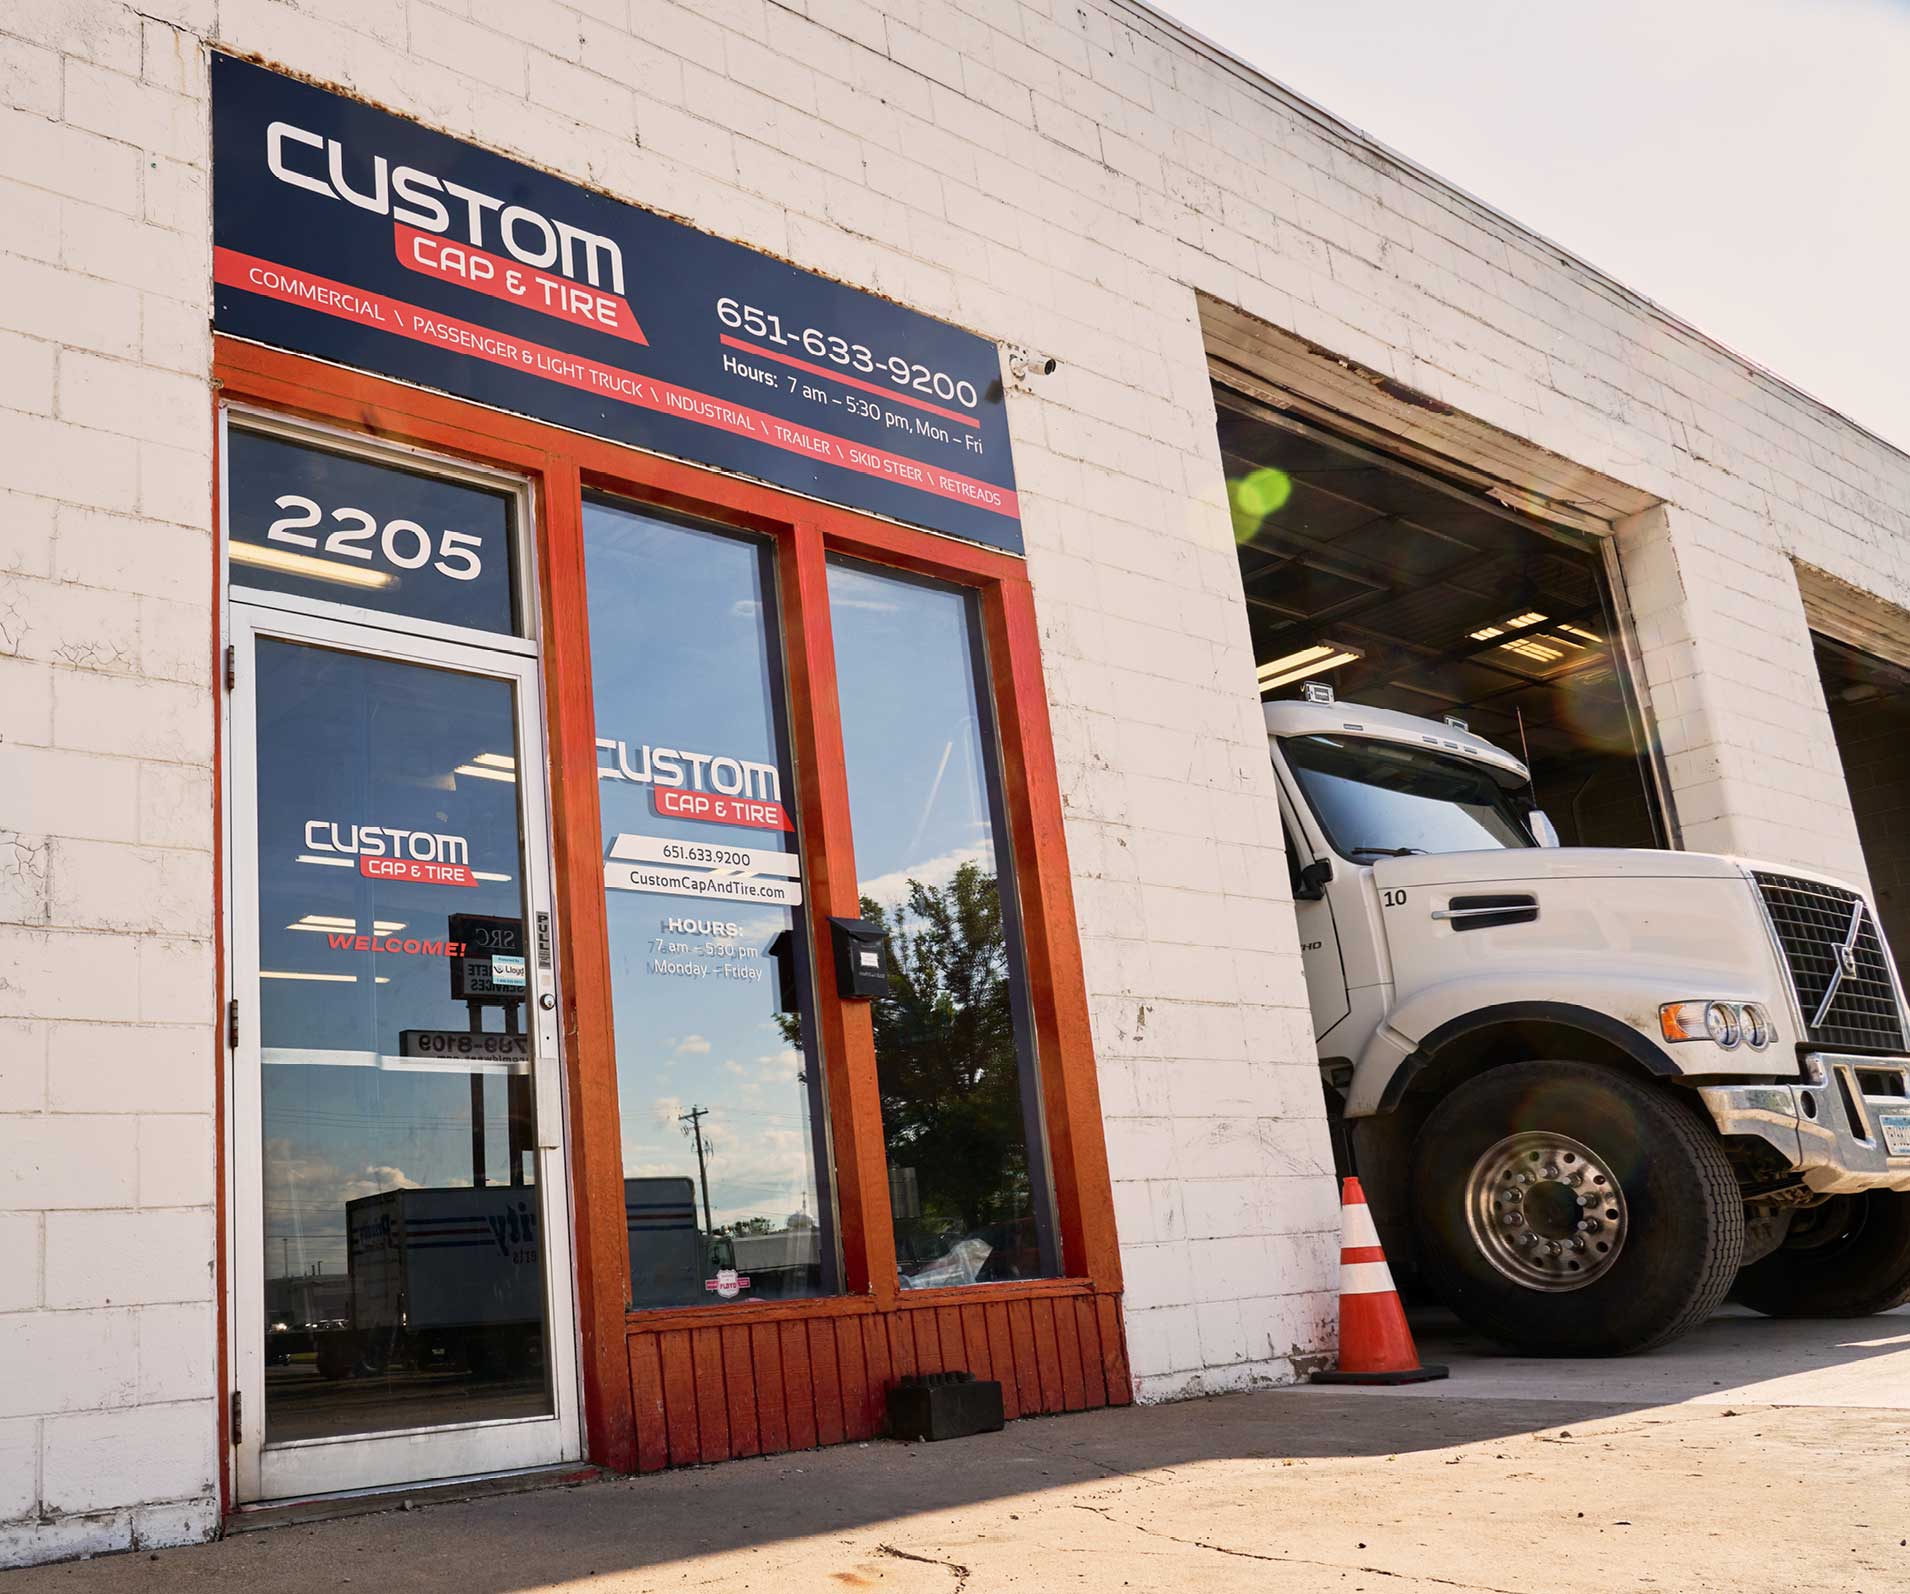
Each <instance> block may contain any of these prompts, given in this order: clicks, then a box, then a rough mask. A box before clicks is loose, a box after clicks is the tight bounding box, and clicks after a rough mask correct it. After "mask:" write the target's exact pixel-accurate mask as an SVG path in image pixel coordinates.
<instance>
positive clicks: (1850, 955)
mask: <svg viewBox="0 0 1910 1594" xmlns="http://www.w3.org/2000/svg"><path fill="white" fill-rule="evenodd" d="M1837 967H1838V968H1839V969H1841V970H1842V971H1843V975H1844V978H1845V979H1847V980H1854V979H1855V978H1856V977H1857V949H1856V948H1855V947H1852V946H1849V945H1847V944H1846V943H1844V942H1842V941H1839V942H1838V943H1837Z"/></svg>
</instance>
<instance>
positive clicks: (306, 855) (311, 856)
mask: <svg viewBox="0 0 1910 1594" xmlns="http://www.w3.org/2000/svg"><path fill="white" fill-rule="evenodd" d="M292 862H294V863H322V864H324V865H325V867H326V868H328V869H349V868H350V867H351V859H349V858H321V857H319V856H318V855H317V854H316V853H311V852H301V853H300V854H299V855H298V856H297V857H296V858H294V859H293V860H292Z"/></svg>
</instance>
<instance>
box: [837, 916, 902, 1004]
mask: <svg viewBox="0 0 1910 1594" xmlns="http://www.w3.org/2000/svg"><path fill="white" fill-rule="evenodd" d="M829 927H830V928H831V929H832V930H834V931H835V937H836V991H837V993H838V994H839V995H841V996H843V997H846V998H849V999H852V1000H853V999H860V1000H863V1001H868V1000H871V999H872V998H874V997H878V996H887V995H888V994H889V948H888V943H887V941H886V940H884V938H883V932H882V926H881V925H879V924H875V923H872V922H871V921H870V920H868V919H831V920H830V921H829Z"/></svg>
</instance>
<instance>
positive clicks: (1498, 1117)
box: [1408, 1062, 1744, 1356]
mask: <svg viewBox="0 0 1910 1594" xmlns="http://www.w3.org/2000/svg"><path fill="white" fill-rule="evenodd" d="M1408 1196H1409V1200H1410V1201H1411V1202H1412V1203H1413V1204H1414V1206H1415V1216H1416V1225H1417V1230H1418V1239H1419V1255H1420V1261H1421V1264H1422V1269H1423V1272H1424V1276H1425V1279H1426V1282H1427V1283H1428V1284H1429V1285H1430V1286H1431V1287H1432V1288H1433V1290H1434V1291H1435V1292H1436V1293H1438V1294H1439V1295H1440V1296H1441V1297H1442V1298H1443V1299H1444V1300H1445V1302H1446V1304H1447V1305H1448V1306H1450V1307H1451V1308H1452V1309H1453V1311H1455V1312H1456V1313H1458V1314H1459V1316H1460V1317H1462V1318H1463V1319H1465V1321H1466V1322H1467V1323H1469V1324H1470V1325H1471V1326H1472V1327H1473V1328H1475V1329H1477V1330H1479V1332H1481V1333H1483V1334H1486V1335H1489V1336H1490V1337H1491V1338H1493V1339H1496V1340H1498V1341H1499V1342H1500V1343H1502V1344H1504V1345H1507V1346H1510V1347H1511V1348H1512V1349H1514V1350H1517V1351H1521V1352H1523V1353H1525V1354H1527V1355H1532V1356H1624V1355H1629V1354H1631V1353H1632V1352H1634V1351H1641V1350H1649V1349H1651V1348H1652V1347H1653V1346H1655V1345H1662V1344H1664V1343H1666V1342H1667V1341H1668V1340H1673V1339H1676V1338H1677V1337H1678V1336H1679V1335H1680V1334H1684V1333H1687V1332H1689V1331H1690V1330H1691V1329H1692V1328H1695V1327H1696V1326H1697V1325H1698V1324H1699V1323H1702V1322H1703V1321H1704V1320H1705V1319H1706V1318H1707V1317H1709V1316H1710V1315H1711V1313H1712V1312H1713V1311H1714V1310H1715V1309H1716V1308H1717V1306H1718V1303H1719V1302H1720V1301H1722V1300H1723V1299H1724V1295H1725V1291H1726V1290H1728V1289H1729V1288H1730V1287H1731V1281H1732V1279H1733V1278H1734V1277H1735V1276H1736V1275H1737V1271H1738V1262H1739V1259H1740V1258H1741V1257H1742V1255H1743V1252H1744V1201H1743V1197H1742V1196H1741V1195H1740V1194H1739V1192H1738V1185H1737V1180H1736V1179H1735V1178H1734V1177H1733V1176H1732V1173H1731V1165H1730V1164H1729V1163H1728V1162H1727V1161H1726V1160H1725V1156H1724V1150H1723V1148H1722V1147H1721V1146H1720V1145H1719V1144H1718V1141H1717V1137H1716V1136H1715V1135H1713V1134H1712V1133H1711V1130H1710V1127H1709V1125H1707V1124H1706V1123H1705V1122H1704V1121H1703V1119H1701V1118H1700V1117H1699V1116H1698V1115H1697V1113H1696V1112H1695V1111H1693V1110H1692V1109H1691V1108H1689V1107H1686V1106H1685V1105H1684V1104H1683V1103H1681V1102H1679V1101H1677V1100H1675V1099H1674V1098H1672V1097H1669V1096H1665V1095H1661V1094H1660V1093H1658V1092H1657V1091H1654V1090H1652V1089H1650V1088H1649V1087H1647V1086H1644V1085H1641V1084H1638V1083H1636V1082H1634V1081H1633V1080H1631V1079H1628V1078H1626V1077H1625V1076H1623V1075H1621V1074H1616V1073H1612V1072H1609V1071H1607V1070H1605V1069H1601V1068H1594V1067H1591V1066H1589V1065H1587V1064H1584V1063H1569V1062H1534V1063H1521V1064H1517V1065H1515V1066H1512V1067H1507V1068H1495V1069H1493V1070H1491V1071H1490V1072H1488V1073H1485V1074H1481V1075H1479V1076H1478V1077H1477V1078H1476V1079H1471V1080H1468V1081H1467V1082H1466V1083H1465V1084H1463V1085H1461V1086H1460V1087H1459V1088H1458V1089H1457V1090H1455V1091H1453V1092H1452V1094H1451V1095H1449V1096H1448V1097H1446V1099H1445V1100H1444V1101H1442V1102H1441V1103H1440V1104H1439V1105H1438V1106H1437V1107H1435V1108H1434V1109H1433V1112H1432V1115H1431V1116H1430V1117H1429V1118H1428V1119H1427V1120H1426V1123H1425V1125H1424V1126H1423V1127H1422V1128H1421V1130H1420V1132H1419V1136H1418V1138H1417V1139H1416V1140H1415V1141H1414V1142H1413V1157H1412V1188H1411V1190H1410V1191H1409V1192H1408Z"/></svg>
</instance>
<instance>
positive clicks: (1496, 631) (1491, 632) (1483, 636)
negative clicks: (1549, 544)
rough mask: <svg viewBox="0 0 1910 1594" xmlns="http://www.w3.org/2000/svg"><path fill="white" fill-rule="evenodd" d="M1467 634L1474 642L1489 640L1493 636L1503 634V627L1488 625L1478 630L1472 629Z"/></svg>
mask: <svg viewBox="0 0 1910 1594" xmlns="http://www.w3.org/2000/svg"><path fill="white" fill-rule="evenodd" d="M1467 634H1468V635H1469V636H1471V638H1472V640H1473V641H1475V642H1490V641H1491V640H1492V639H1493V638H1494V637H1495V636H1504V635H1505V627H1504V626H1498V625H1488V626H1485V627H1482V628H1481V629H1480V630H1477V631H1472V632H1469V633H1467Z"/></svg>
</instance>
